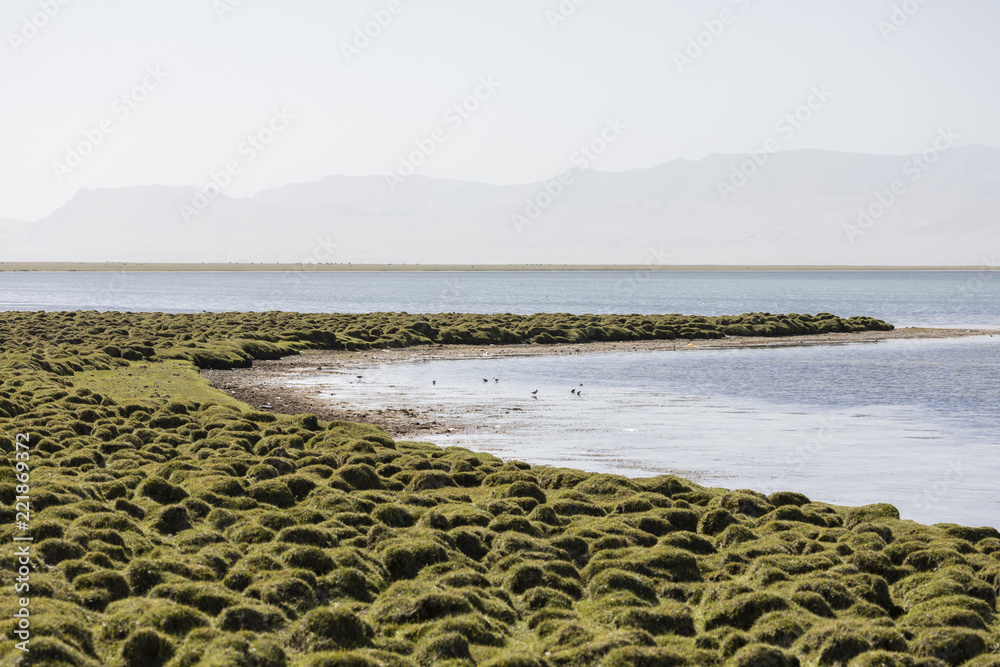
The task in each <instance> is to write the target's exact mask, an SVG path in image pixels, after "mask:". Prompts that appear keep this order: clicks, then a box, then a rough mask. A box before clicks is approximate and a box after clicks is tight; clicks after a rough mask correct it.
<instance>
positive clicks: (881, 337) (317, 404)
mask: <svg viewBox="0 0 1000 667" xmlns="http://www.w3.org/2000/svg"><path fill="white" fill-rule="evenodd" d="M993 335H1000V331H994V330H988V329H986V330H984V329H917V328H907V329H896V330H894V331H869V332H862V333H834V334H817V335H810V336H794V337H785V338H764V337H758V336H747V337H730V338H723V339H719V340H695V341H683V340H676V341H663V340H656V341H632V342H614V343H600V342H598V343H586V344H582V345H580V344H571V345H489V346H478V345H448V346H433V347H432V346H425V347H411V348H401V349H387V350H366V351H356V352H347V351H334V350H323V351H309V352H305V353H303V354H301V355H297V356H291V357H285V358H284V359H279V360H276V361H257V362H254V365H253V367H252V368H247V369H235V370H228V371H220V370H205V371H202V375H204V376H205V377H206V378H207V379H208V380H209V381H210V382H211V383H212V384H213V385H214V386H215V387H217V388H218V389H221V390H222V391H225V392H226V393H228V394H229V395H231V396H233V397H234V398H236V399H238V400H240V401H243V402H244V403H247V404H249V405H251V406H253V407H255V408H258V409H261V408H263V409H270V410H273V411H275V412H279V413H283V414H299V413H312V414H315V415H318V416H319V417H320V419H323V420H327V421H333V420H344V421H357V422H365V423H370V424H377V425H378V426H381V427H382V428H384V429H385V430H386V431H387V432H388V433H389V434H390V435H391V436H393V437H394V438H404V439H405V438H419V437H429V436H431V435H433V434H435V433H442V432H449V431H463V430H468V429H469V428H470V426H469V424H468V423H459V422H455V423H444V422H441V421H440V420H433V419H425V418H423V417H422V415H420V414H418V413H416V412H414V410H413V409H412V406H401V407H399V408H397V409H392V410H388V409H387V410H370V409H366V408H365V407H364V406H359V405H355V404H347V403H343V402H338V401H336V400H331V399H330V398H328V397H322V396H319V395H318V392H317V391H316V388H315V387H311V386H298V385H295V384H292V383H290V380H292V379H295V378H300V377H302V376H303V374H306V373H310V372H315V371H317V370H323V371H324V372H330V371H332V372H337V371H346V370H348V369H357V368H364V367H368V366H371V365H373V364H385V363H399V362H415V361H434V360H444V359H473V358H476V359H478V358H483V357H484V356H489V357H525V356H536V355H569V354H601V353H609V352H627V351H646V350H676V351H678V352H686V351H695V350H706V349H720V348H753V347H791V346H803V345H843V344H852V343H877V342H879V341H885V340H903V339H928V338H960V337H968V336H993ZM264 406H270V408H266V407H264Z"/></svg>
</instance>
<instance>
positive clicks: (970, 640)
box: [0, 313, 1000, 667]
mask: <svg viewBox="0 0 1000 667" xmlns="http://www.w3.org/2000/svg"><path fill="white" fill-rule="evenodd" d="M324 317H330V318H331V320H330V321H331V322H332V321H334V319H335V318H338V317H339V318H344V320H343V321H345V322H346V321H348V320H349V319H350V318H361V319H363V318H365V317H371V318H372V319H371V320H370V321H368V324H369V325H370V326H371V327H375V326H376V325H375V324H374V322H376V320H377V319H378V318H379V317H383V318H384V319H385V321H386V322H389V321H391V319H392V318H390V317H389V316H301V315H292V314H277V313H264V314H257V315H249V314H248V315H213V316H208V315H205V316H193V315H192V316H186V315H176V316H173V315H128V314H124V315H123V314H106V315H99V314H96V313H65V314H64V313H50V314H47V315H45V314H4V315H0V330H2V331H3V333H4V337H3V338H2V342H0V346H2V347H3V348H4V349H3V350H2V351H0V450H2V451H3V452H4V453H5V455H6V458H7V459H8V463H7V464H5V465H4V466H3V467H0V498H2V500H3V503H2V507H0V512H2V513H3V515H4V516H3V521H2V522H0V540H2V541H4V542H6V543H7V544H8V545H9V544H12V538H13V536H14V535H15V534H16V531H15V526H14V520H15V509H14V499H15V496H16V495H18V493H17V491H16V480H15V478H14V470H13V458H14V457H13V450H14V438H15V435H16V434H18V433H28V434H30V436H31V438H30V445H31V459H30V465H31V491H30V495H31V503H32V515H31V534H32V536H33V537H34V540H35V541H34V543H33V545H32V552H33V563H32V565H33V568H34V570H33V572H32V574H31V590H30V593H29V595H30V598H31V607H30V608H31V627H32V640H31V652H30V653H27V654H23V653H21V652H20V651H17V650H14V648H13V644H14V639H13V634H12V631H13V629H14V619H12V618H11V616H12V612H13V610H14V609H15V608H16V604H17V602H16V597H18V596H19V595H18V594H15V593H14V589H13V585H14V577H15V576H16V575H15V572H16V557H15V556H14V555H13V550H12V549H10V548H7V549H5V550H4V551H3V552H2V554H0V560H2V563H0V591H2V592H0V605H2V608H3V609H4V611H5V613H3V614H0V619H3V620H0V655H2V656H3V658H0V665H32V664H35V665H47V666H54V667H59V666H62V665H66V666H69V665H74V666H76V665H84V666H87V665H95V666H96V665H112V666H132V665H135V666H139V665H142V666H157V665H170V666H176V667H182V666H183V667H187V666H194V665H213V666H222V665H239V666H243V665H247V666H251V665H252V666H254V667H271V666H274V667H277V666H282V665H288V666H290V667H300V666H302V667H305V666H316V667H319V666H334V665H336V666H347V665H351V666H353V665H360V666H367V665H387V666H397V665H398V666H412V665H446V666H447V665H452V666H456V667H457V666H461V665H490V666H493V667H499V666H506V667H510V666H517V667H520V666H525V667H546V666H547V667H556V666H561V665H567V666H568V665H607V666H615V667H617V666H640V665H641V666H647V665H740V666H747V667H749V666H758V665H796V664H805V665H810V664H816V665H847V664H850V665H865V666H876V665H879V666H881V665H925V666H933V665H962V664H966V665H975V666H981V667H982V666H986V665H998V664H1000V622H998V621H997V616H996V598H997V593H998V591H1000V532H998V531H997V530H995V529H993V528H968V527H962V526H957V525H951V524H938V525H935V526H923V525H919V524H916V523H913V522H911V521H904V520H900V518H899V514H898V512H897V511H896V510H895V508H893V507H892V506H890V505H871V506H867V507H860V508H844V507H835V506H831V505H828V504H825V503H819V502H812V501H810V499H809V498H807V497H805V496H803V495H802V494H797V493H775V494H772V495H770V496H764V495H762V494H759V493H756V492H754V491H751V490H736V491H730V490H725V489H712V488H704V487H701V486H698V485H696V484H694V483H692V482H690V481H688V480H684V479H681V478H678V477H674V476H660V477H653V478H645V479H629V478H625V477H620V476H615V475H605V474H593V473H585V472H581V471H577V470H566V469H554V468H548V467H539V466H531V465H529V464H527V463H522V462H518V461H502V460H500V459H498V458H496V457H494V456H491V455H488V454H481V453H476V452H472V451H469V450H466V449H462V448H457V447H450V448H443V449H442V448H439V447H436V446H434V445H431V444H428V443H417V442H403V441H394V440H393V439H391V438H390V437H389V436H388V435H387V434H386V433H385V432H383V431H381V430H380V429H378V428H377V427H374V426H370V425H363V424H353V423H347V422H332V423H327V422H322V421H320V420H318V419H316V417H315V416H313V415H275V414H269V413H263V412H257V411H253V410H251V409H250V408H249V407H248V406H245V405H242V404H239V403H237V402H235V401H233V400H232V399H231V398H228V397H226V396H224V395H223V394H221V393H220V392H216V391H215V390H213V389H211V388H210V387H208V386H207V385H205V384H204V381H203V380H202V379H201V378H200V376H198V374H197V372H196V368H195V366H194V365H193V364H192V363H190V362H188V361H183V360H179V359H180V356H181V355H178V354H176V353H175V351H176V350H178V349H188V350H200V351H199V352H197V353H196V354H195V356H196V358H197V359H200V360H201V361H202V362H203V363H204V365H212V364H214V363H215V362H217V361H219V360H222V359H223V358H228V357H227V355H229V354H235V353H233V352H232V351H233V350H237V349H239V350H241V352H242V353H245V354H249V355H251V358H263V357H265V356H267V355H270V354H279V353H288V352H289V351H292V352H294V351H296V350H297V349H304V348H306V347H309V346H313V345H316V346H320V345H322V346H332V344H333V343H332V342H331V341H333V342H336V341H339V340H341V339H340V338H339V336H340V334H339V333H338V332H337V331H331V330H324V329H321V328H317V329H315V330H313V329H309V328H307V325H306V324H305V322H306V320H308V319H310V318H314V319H315V320H316V321H315V322H314V324H315V325H316V326H319V322H320V320H321V319H322V318H324ZM409 317H412V318H417V317H418V316H398V317H397V319H399V320H400V321H402V320H403V319H405V318H409ZM419 317H424V319H423V320H413V322H414V323H419V321H426V322H427V323H428V324H429V325H430V324H431V319H432V318H431V316H419ZM433 317H438V316H433ZM440 317H441V318H443V319H442V320H441V321H440V322H438V324H440V323H442V322H444V321H445V319H446V318H448V317H451V318H453V319H454V320H455V321H458V320H462V321H467V322H475V320H474V319H465V318H467V316H440ZM497 317H498V318H499V317H505V316H497ZM510 317H513V316H510ZM538 317H543V316H538ZM544 317H550V318H552V320H553V321H556V320H557V319H558V318H560V317H563V316H544ZM566 317H569V316H566ZM297 318H298V319H297ZM609 319H611V318H609ZM624 319H626V320H629V318H624ZM643 319H649V320H650V321H651V322H658V321H660V320H659V319H658V318H655V317H652V318H642V317H639V316H635V319H634V323H633V324H634V325H636V326H638V324H637V323H640V322H641V321H642V320H643ZM706 319H707V318H706ZM800 321H801V318H800ZM847 321H848V320H844V322H847ZM255 322H256V323H257V325H258V328H257V329H256V330H255V331H254V330H250V329H247V330H244V329H243V328H242V327H247V328H252V327H253V326H254V323H255ZM286 326H288V327H292V326H297V327H300V328H298V329H294V330H293V329H290V328H289V329H286V328H283V327H286ZM309 326H311V325H309ZM351 326H355V327H357V330H358V331H361V330H362V329H364V328H363V327H361V325H359V324H358V323H357V322H355V323H354V324H352V325H351ZM366 326H368V325H366ZM433 326H437V324H434V325H433ZM469 326H470V327H471V326H472V325H471V324H470V325H469ZM491 326H492V325H491ZM630 326H632V325H630ZM724 326H729V325H724ZM186 327H189V328H186ZM390 328H391V327H389V326H386V328H385V329H384V330H383V331H382V332H381V336H382V338H381V339H377V340H383V341H385V340H388V339H386V338H385V336H398V335H401V334H400V332H401V331H409V330H410V329H409V328H406V327H402V328H400V329H397V331H395V332H391V333H390ZM411 328H412V327H411ZM364 330H365V331H371V329H364ZM470 330H472V331H478V330H479V329H478V328H472V329H470ZM625 330H626V329H624V328H623V329H622V331H625ZM653 330H655V325H654V328H653ZM278 332H283V333H278ZM439 333H440V331H439ZM328 334H329V335H330V336H333V337H332V338H327V339H325V342H324V339H323V336H324V335H328ZM491 335H494V334H491ZM535 335H536V336H537V335H540V334H535ZM184 336H190V337H191V338H189V339H186V340H187V341H194V342H195V344H196V346H197V347H191V348H184V347H183V345H182V344H181V343H183V342H185V340H183V337H184ZM252 336H258V337H261V338H252ZM33 337H34V340H35V342H34V344H33V343H32V342H31V341H32V339H33ZM263 337H274V338H275V339H276V340H274V341H267V340H264V339H263ZM358 340H361V339H360V338H359V339H358ZM428 340H431V339H428ZM242 341H257V342H265V343H268V345H274V346H275V347H274V348H270V347H267V346H263V347H260V348H255V347H252V346H251V347H250V348H246V349H245V348H242V347H239V346H240V345H242V344H243V343H242ZM368 342H371V341H368ZM108 347H112V348H115V349H117V350H118V351H119V353H120V354H118V355H112V354H110V353H109V351H108V350H107V349H105V348H108ZM206 350H207V351H210V352H204V351H206ZM236 356H238V355H236ZM231 359H235V357H233V358H231Z"/></svg>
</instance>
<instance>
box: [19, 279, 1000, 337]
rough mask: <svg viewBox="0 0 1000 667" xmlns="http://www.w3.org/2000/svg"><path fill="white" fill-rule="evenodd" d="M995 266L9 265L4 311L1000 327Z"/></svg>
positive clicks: (999, 302)
mask: <svg viewBox="0 0 1000 667" xmlns="http://www.w3.org/2000/svg"><path fill="white" fill-rule="evenodd" d="M998 306H1000V271H995V270H986V269H984V270H982V271H819V272H816V271H669V272H668V271H579V272H577V271H544V272H543V271H539V272H482V273H479V272H419V271H417V272H399V273H397V272H380V273H378V272H368V273H349V272H310V271H290V272H279V273H253V272H250V273H246V272H206V273H200V272H190V273H188V272H174V273H142V272H131V273H123V272H112V273H91V272H48V273H44V272H41V273H34V272H2V273H0V310H123V311H133V312H145V311H158V312H198V311H202V310H207V311H212V312H220V311H233V310H236V311H267V310H287V311H296V312H309V313H311V312H320V313H330V312H344V313H363V312H377V311H386V312H400V311H405V312H409V313H430V312H437V313H440V312H462V313H505V312H509V313H522V314H529V313H538V312H559V313H577V314H582V313H626V314H627V313H683V314H688V315H738V314H740V313H745V312H770V313H792V312H795V313H818V312H824V311H825V312H830V313H834V314H837V315H841V316H845V317H846V316H850V315H870V316H873V317H877V318H879V319H884V320H886V321H888V322H892V323H893V324H895V325H897V326H938V327H946V326H956V327H1000V307H998Z"/></svg>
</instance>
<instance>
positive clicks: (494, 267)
mask: <svg viewBox="0 0 1000 667" xmlns="http://www.w3.org/2000/svg"><path fill="white" fill-rule="evenodd" d="M984 270H985V271H991V270H996V269H993V268H992V267H986V268H984V267H983V266H981V265H972V266H893V265H837V264H830V265H821V264H797V265H795V264H746V265H744V264H673V265H659V264H345V263H341V264H310V263H303V264H288V263H279V262H273V263H268V262H262V263H223V262H176V263H168V262H162V263H161V262H0V273H64V272H81V273H107V272H122V273H133V272H134V273H187V272H199V273H228V272H246V273H250V272H256V273H272V272H293V271H305V272H317V273H330V272H332V273H336V272H342V273H386V272H439V273H447V272H463V273H464V272H469V273H480V272H482V273H485V272H532V271H567V272H585V271H642V272H645V271H656V272H661V271H663V272H671V271H675V272H683V271H690V272H715V271H718V272H736V271H772V272H817V273H819V272H851V271H882V272H892V271H907V272H919V271H941V272H944V271H954V272H982V271H984Z"/></svg>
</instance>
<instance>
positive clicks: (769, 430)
mask: <svg viewBox="0 0 1000 667" xmlns="http://www.w3.org/2000/svg"><path fill="white" fill-rule="evenodd" d="M65 309H95V310H128V311H165V312H198V311H202V310H206V311H233V310H241V311H251V310H256V311H264V310H287V311H299V312H373V311H406V312H411V313H419V312H483V313H494V312H513V313H533V312H572V313H609V312H614V313H669V312H678V313H688V314H702V315H722V314H739V313H743V312H752V311H765V312H782V313H784V312H800V313H817V312H822V311H828V312H832V313H836V314H839V315H845V316H847V315H855V314H864V315H872V316H875V317H878V318H881V319H884V320H886V321H889V322H892V323H894V324H896V325H897V326H939V327H947V326H956V327H986V328H1000V272H997V271H989V270H984V271H978V272H903V271H897V272H863V271H856V272H670V273H666V272H643V271H640V272H531V273H506V272H504V273H426V272H415V273H311V272H289V273H228V272H223V273H0V310H65ZM998 368H1000V334H998V336H997V337H996V338H981V339H964V340H950V341H949V340H935V341H886V342H882V343H878V344H874V345H873V344H868V345H845V346H836V347H793V348H782V349H762V350H719V351H697V352H690V351H682V352H655V353H653V352H650V353H632V354H594V355H573V356H569V357H547V358H538V357H534V358H520V359H518V358H514V359H490V358H488V357H487V358H483V359H481V360H471V361H447V362H430V363H426V364H410V365H404V364H395V365H376V366H374V367H372V368H370V369H367V371H366V372H365V373H364V375H365V380H364V384H361V385H358V384H351V383H350V382H351V380H350V379H347V378H348V377H350V378H351V379H353V375H351V376H328V377H325V378H323V380H322V383H323V384H325V385H326V387H327V390H328V391H330V392H333V393H335V394H336V395H337V396H338V398H344V397H348V398H351V399H352V400H357V401H360V402H364V403H365V404H367V405H370V407H373V408H378V407H380V406H381V407H399V406H405V405H410V404H413V407H415V408H417V409H418V410H419V411H421V412H423V413H425V414H426V415H431V416H433V415H435V414H440V415H442V416H445V417H447V418H449V419H469V420H471V421H473V422H476V423H478V424H479V425H480V426H481V428H479V429H478V430H477V432H475V433H474V434H472V435H448V434H440V435H438V436H435V437H433V438H429V439H432V440H434V441H435V442H438V443H440V444H448V443H454V444H462V445H465V446H469V447H476V448H483V449H490V450H492V451H496V452H498V453H500V454H501V455H503V456H510V457H517V458H521V459H524V460H527V461H531V462H536V463H548V464H553V465H561V466H571V467H581V468H585V469H589V470H603V471H614V472H622V473H627V474H633V475H634V474H643V473H657V472H662V471H676V472H680V473H682V474H687V475H691V476H693V477H695V478H696V479H698V480H699V481H701V482H702V483H704V484H710V485H719V486H725V487H729V488H740V487H745V488H754V489H760V490H764V491H772V490H777V489H790V490H797V491H801V492H804V493H806V494H808V495H810V496H811V497H814V498H816V499H821V500H826V501H829V502H836V503H845V504H860V503H868V502H876V501H889V502H893V503H895V504H896V505H898V506H899V507H900V509H901V510H902V511H903V514H904V515H905V516H907V517H909V518H913V519H917V520H920V521H927V522H933V521H955V522H960V523H968V524H990V525H994V526H998V527H1000V499H998V496H1000V493H998V492H997V490H996V489H997V482H996V480H997V479H1000V441H998V440H1000V417H998V415H1000V405H998V397H1000V377H998ZM494 376H496V377H499V378H501V382H499V383H494V382H492V381H491V382H489V383H487V384H484V383H483V382H482V378H493V377H494ZM431 379H436V380H437V381H438V383H437V386H434V387H432V386H430V380H431ZM580 382H583V383H584V387H583V389H584V395H583V397H582V398H575V397H574V396H573V395H572V394H571V393H570V389H571V388H574V387H578V386H579V383H580ZM533 389H538V390H539V394H538V396H539V398H538V399H531V398H530V393H529V392H530V391H531V390H533ZM483 424H485V425H486V426H485V427H482V425H483Z"/></svg>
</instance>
